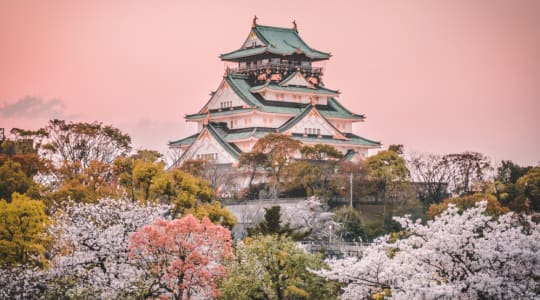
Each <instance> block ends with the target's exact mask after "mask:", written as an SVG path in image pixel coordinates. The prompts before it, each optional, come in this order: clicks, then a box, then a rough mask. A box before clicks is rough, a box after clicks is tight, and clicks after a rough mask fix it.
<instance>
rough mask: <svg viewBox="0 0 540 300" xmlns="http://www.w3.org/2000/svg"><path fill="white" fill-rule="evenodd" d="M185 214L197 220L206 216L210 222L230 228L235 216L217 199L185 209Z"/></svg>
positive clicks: (233, 223) (232, 225)
mask: <svg viewBox="0 0 540 300" xmlns="http://www.w3.org/2000/svg"><path fill="white" fill-rule="evenodd" d="M184 213H185V214H192V215H194V216H195V217H197V218H198V219H199V220H202V219H203V218H208V219H210V221H212V223H214V224H216V225H221V226H223V227H227V228H228V229H229V230H232V229H233V227H234V225H236V222H237V220H236V217H235V216H234V215H233V214H232V213H231V211H229V210H228V209H227V208H226V207H224V206H223V205H222V204H221V202H219V201H212V202H210V203H202V204H199V205H197V206H195V207H193V208H189V209H186V210H185V211H184Z"/></svg>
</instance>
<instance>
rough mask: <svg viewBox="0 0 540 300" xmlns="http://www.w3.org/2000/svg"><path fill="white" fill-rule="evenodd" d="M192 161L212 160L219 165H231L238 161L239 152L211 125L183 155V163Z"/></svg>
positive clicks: (204, 129)
mask: <svg viewBox="0 0 540 300" xmlns="http://www.w3.org/2000/svg"><path fill="white" fill-rule="evenodd" d="M190 159H204V160H210V161H213V162H215V163H217V164H231V163H235V162H236V161H237V159H238V152H237V151H236V150H235V149H233V148H232V146H231V145H229V144H228V143H227V142H225V141H224V140H223V139H221V137H220V136H219V135H218V134H217V133H216V132H215V130H214V129H213V128H212V127H211V125H208V126H206V127H205V128H203V130H202V131H201V133H200V134H199V136H198V137H197V139H196V140H195V141H194V142H193V144H191V146H190V147H189V148H188V149H187V150H186V152H185V153H184V155H182V158H181V161H186V160H190Z"/></svg>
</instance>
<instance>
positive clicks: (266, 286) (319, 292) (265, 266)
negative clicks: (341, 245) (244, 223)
mask: <svg viewBox="0 0 540 300" xmlns="http://www.w3.org/2000/svg"><path fill="white" fill-rule="evenodd" d="M235 254H236V258H235V259H234V261H231V262H230V263H229V264H228V265H227V271H228V274H229V275H228V276H227V277H225V278H224V279H223V281H222V282H221V285H220V290H221V292H222V299H225V300H229V299H230V300H249V299H280V300H281V299H291V300H292V299H336V298H337V290H338V288H339V287H338V286H337V285H336V284H334V283H332V282H329V281H326V280H324V279H323V278H321V277H319V276H317V275H315V274H313V273H311V272H310V270H318V269H321V268H324V267H325V265H324V263H323V261H322V259H321V257H320V256H315V255H312V254H309V253H306V252H305V251H304V250H303V249H301V248H298V247H297V246H296V245H295V243H294V242H293V241H292V240H291V239H289V238H287V237H285V236H278V235H269V236H257V237H255V238H246V239H244V240H243V241H241V242H239V243H238V245H237V248H236V252H235Z"/></svg>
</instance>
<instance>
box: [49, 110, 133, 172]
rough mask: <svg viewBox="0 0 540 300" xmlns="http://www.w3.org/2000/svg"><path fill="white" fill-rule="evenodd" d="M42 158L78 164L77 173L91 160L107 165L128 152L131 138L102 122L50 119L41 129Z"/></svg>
mask: <svg viewBox="0 0 540 300" xmlns="http://www.w3.org/2000/svg"><path fill="white" fill-rule="evenodd" d="M44 130H45V131H46V132H47V143H46V144H44V145H43V146H42V150H43V151H44V153H45V155H47V156H48V157H50V158H51V159H52V160H53V161H55V162H57V163H60V162H63V161H68V162H71V163H75V162H79V163H80V167H81V171H82V170H83V169H86V168H87V167H88V166H89V164H90V162H91V161H93V160H95V161H99V162H101V163H107V164H110V163H112V162H113V161H114V159H115V158H116V157H118V156H121V155H125V154H127V153H128V152H129V151H130V150H131V146H130V144H131V138H130V136H129V135H127V134H125V133H123V132H121V131H120V130H119V129H117V128H115V127H112V126H110V125H104V124H103V123H99V122H93V123H83V122H81V123H73V122H67V121H64V120H58V119H54V120H51V121H49V124H48V125H47V126H46V127H45V128H44Z"/></svg>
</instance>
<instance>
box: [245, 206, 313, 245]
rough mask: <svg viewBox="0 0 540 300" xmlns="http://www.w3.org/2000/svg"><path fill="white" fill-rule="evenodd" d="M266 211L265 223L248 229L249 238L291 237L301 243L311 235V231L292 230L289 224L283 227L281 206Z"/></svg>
mask: <svg viewBox="0 0 540 300" xmlns="http://www.w3.org/2000/svg"><path fill="white" fill-rule="evenodd" d="M264 210H265V214H264V221H262V222H260V223H259V224H257V225H255V226H253V227H248V228H247V233H248V236H250V237H254V236H257V235H279V236H281V235H285V236H289V237H291V238H292V239H294V240H296V241H299V240H302V239H304V238H305V237H306V236H307V235H309V234H310V233H311V231H305V230H298V229H295V228H291V225H290V224H289V223H285V224H284V225H282V224H281V223H282V221H281V207H280V206H272V207H270V208H265V209H264Z"/></svg>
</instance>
